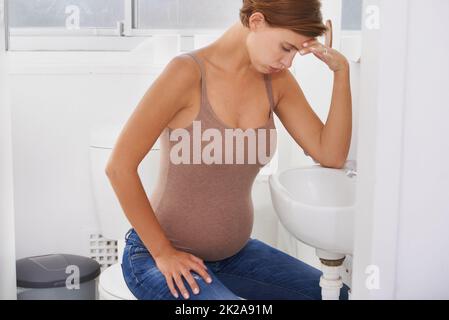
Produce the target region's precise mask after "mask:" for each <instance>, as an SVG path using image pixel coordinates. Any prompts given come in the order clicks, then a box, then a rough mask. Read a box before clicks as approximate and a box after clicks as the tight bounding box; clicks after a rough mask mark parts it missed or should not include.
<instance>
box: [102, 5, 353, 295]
mask: <svg viewBox="0 0 449 320" xmlns="http://www.w3.org/2000/svg"><path fill="white" fill-rule="evenodd" d="M326 30H327V29H326V26H325V25H324V24H323V22H322V15H321V3H320V1H318V0H283V1H275V0H272V1H270V0H244V1H243V7H242V8H241V10H240V21H239V22H238V23H236V24H235V25H233V26H231V27H230V28H229V29H228V30H227V31H226V32H225V33H224V34H223V35H222V36H221V37H220V38H219V39H218V40H217V41H215V42H213V43H212V44H210V45H209V46H207V47H204V48H201V49H198V50H195V51H192V52H188V53H185V54H181V55H178V56H176V57H175V58H173V59H172V60H171V61H170V62H169V63H168V64H167V66H166V67H165V69H164V70H163V72H162V73H161V75H160V76H159V77H158V78H157V79H156V80H155V81H154V83H153V84H152V86H151V87H150V88H149V89H148V91H147V92H146V94H145V95H144V97H143V98H142V100H141V101H140V103H139V104H138V106H137V108H136V109H135V111H134V113H133V114H132V115H131V117H130V119H129V120H128V122H127V123H126V125H125V126H124V128H123V130H122V132H121V134H120V136H119V138H118V140H117V142H116V145H115V147H114V150H113V152H112V155H111V158H110V159H109V161H108V164H107V168H106V173H107V176H108V178H109V181H110V182H111V185H112V187H113V189H114V191H115V194H116V195H117V197H118V199H119V202H120V204H121V207H122V209H123V211H124V213H125V214H126V217H127V219H128V220H129V221H130V223H131V225H132V228H131V229H130V230H129V231H128V233H127V234H126V236H125V239H126V246H125V250H124V254H123V260H122V262H121V266H122V270H123V276H124V278H125V281H126V284H127V286H128V287H129V289H130V291H131V292H132V293H133V294H134V295H135V296H136V297H137V298H138V299H154V300H169V299H195V300H209V299H223V300H224V299H226V300H233V299H234V300H235V299H248V300H253V299H286V300H291V299H292V300H302V299H321V290H320V287H319V280H320V275H321V272H320V271H319V270H317V269H315V268H313V267H311V266H309V265H307V264H306V263H304V262H302V261H300V260H298V259H296V258H294V257H292V256H290V255H288V254H286V253H284V252H282V251H280V250H278V249H276V248H273V247H272V246H270V245H268V244H266V243H264V242H262V241H260V240H258V239H255V238H251V237H250V235H251V232H252V228H253V204H252V199H251V189H252V185H253V182H254V180H255V177H256V175H257V174H258V172H259V170H260V169H261V168H262V167H263V166H264V165H266V164H267V163H268V162H269V161H270V159H272V157H273V155H274V152H275V150H276V141H277V138H276V133H277V130H276V127H275V123H274V113H275V114H276V115H277V117H278V118H279V119H280V121H281V122H282V124H283V126H284V127H285V128H286V129H287V131H288V132H289V134H290V135H291V136H292V138H293V139H294V140H295V141H296V143H297V144H298V146H299V147H301V148H302V149H303V150H304V151H305V152H307V153H308V154H309V155H310V156H311V157H312V158H313V159H314V160H315V161H316V162H319V163H320V164H321V165H322V166H324V167H329V168H341V167H342V166H343V164H344V162H345V160H346V157H347V155H348V151H349V146H350V139H351V130H352V128H351V124H352V110H351V109H352V106H351V92H350V85H349V64H348V62H347V60H346V58H345V57H344V56H343V55H342V54H340V53H339V52H338V51H336V50H334V49H332V48H330V47H328V46H325V45H323V44H321V43H319V42H318V41H317V39H316V38H317V37H319V36H321V35H323V34H325V33H326ZM298 53H299V55H302V56H305V55H308V54H313V55H314V56H315V57H316V58H318V59H320V60H321V61H323V63H325V64H327V66H328V67H329V69H330V70H331V71H332V72H333V74H334V87H333V95H332V104H331V108H330V112H329V116H328V119H327V121H326V124H325V125H324V124H323V123H322V122H321V121H320V119H319V118H318V116H317V115H316V114H315V113H314V112H313V110H312V108H311V106H310V105H309V104H308V102H307V100H306V98H305V96H304V94H303V92H302V90H301V88H300V86H299V84H298V83H297V81H296V79H295V77H294V76H293V75H292V74H291V73H290V71H289V70H288V69H289V67H290V66H291V65H292V61H293V59H294V57H295V56H296V54H298ZM158 138H160V142H161V150H160V152H161V159H160V161H161V162H160V170H159V174H158V180H157V183H156V185H155V187H154V190H152V192H151V195H150V196H149V197H148V198H147V196H146V193H145V190H144V188H143V186H142V183H141V181H140V178H139V175H138V172H137V168H138V166H139V164H140V162H141V161H142V159H143V158H144V157H145V156H146V154H147V153H148V152H149V150H151V148H152V146H153V144H154V143H155V142H156V140H157V139H158ZM347 290H348V288H347V287H346V286H344V288H343V289H342V292H341V296H340V297H341V299H347Z"/></svg>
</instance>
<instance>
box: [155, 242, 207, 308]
mask: <svg viewBox="0 0 449 320" xmlns="http://www.w3.org/2000/svg"><path fill="white" fill-rule="evenodd" d="M155 262H156V266H157V268H158V269H159V270H160V271H161V272H162V273H163V275H164V276H165V279H166V281H167V285H168V288H169V289H170V292H171V293H172V295H173V296H174V297H176V298H178V292H177V291H176V289H175V286H174V283H176V286H177V287H178V289H179V290H180V291H181V293H182V295H183V296H184V298H185V299H188V298H189V293H188V291H187V289H186V288H185V286H184V283H183V281H182V276H183V277H184V278H185V279H186V281H187V283H188V284H189V285H190V287H191V288H192V292H193V293H195V294H198V293H199V292H200V288H199V286H198V284H197V283H196V281H195V279H194V278H193V276H192V274H191V273H190V270H193V271H195V272H196V273H198V274H199V275H200V276H201V277H202V278H204V280H205V281H206V282H207V283H211V282H212V278H211V277H210V275H209V274H208V273H207V272H206V270H207V267H206V265H205V264H204V262H203V260H201V259H200V258H198V257H196V256H194V255H192V254H190V253H187V252H183V251H180V250H177V249H175V248H173V249H172V250H170V251H167V252H166V253H164V254H162V255H160V256H158V257H157V258H156V259H155ZM173 280H174V282H173Z"/></svg>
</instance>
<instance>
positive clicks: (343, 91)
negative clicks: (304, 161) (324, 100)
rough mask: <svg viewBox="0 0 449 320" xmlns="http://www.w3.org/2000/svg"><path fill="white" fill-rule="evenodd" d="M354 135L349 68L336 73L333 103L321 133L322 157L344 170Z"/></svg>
mask: <svg viewBox="0 0 449 320" xmlns="http://www.w3.org/2000/svg"><path fill="white" fill-rule="evenodd" d="M351 135H352V98H351V87H350V79H349V66H347V67H344V68H342V69H340V70H338V71H335V72H334V88H333V91H332V102H331V107H330V110H329V115H328V117H327V120H326V125H325V126H324V127H323V130H322V132H321V145H322V150H323V154H322V156H323V157H324V158H325V159H327V160H326V161H327V162H334V163H335V164H336V166H337V167H338V168H342V167H343V166H344V164H345V162H346V159H347V157H348V153H349V148H350V146H351Z"/></svg>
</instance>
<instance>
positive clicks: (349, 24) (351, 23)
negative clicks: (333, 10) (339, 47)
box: [342, 0, 363, 30]
mask: <svg viewBox="0 0 449 320" xmlns="http://www.w3.org/2000/svg"><path fill="white" fill-rule="evenodd" d="M362 5H363V0H343V12H342V29H343V30H361V29H362Z"/></svg>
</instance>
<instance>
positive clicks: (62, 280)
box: [16, 254, 101, 288]
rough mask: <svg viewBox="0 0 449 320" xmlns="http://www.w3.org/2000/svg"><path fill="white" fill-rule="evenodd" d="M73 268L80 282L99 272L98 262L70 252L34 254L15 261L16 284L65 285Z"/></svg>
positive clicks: (31, 286)
mask: <svg viewBox="0 0 449 320" xmlns="http://www.w3.org/2000/svg"><path fill="white" fill-rule="evenodd" d="M69 266H76V267H78V268H76V267H69ZM67 267H69V268H67ZM74 270H79V277H80V278H79V283H80V284H81V283H83V282H87V281H90V280H92V279H95V278H96V277H97V276H98V275H99V274H100V273H101V270H100V264H99V263H98V262H96V261H95V260H93V259H90V258H87V257H83V256H77V255H72V254H49V255H43V256H34V257H28V258H23V259H19V260H17V261H16V271H17V286H18V287H22V288H55V287H65V286H66V280H67V278H68V277H69V276H73V275H74Z"/></svg>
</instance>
